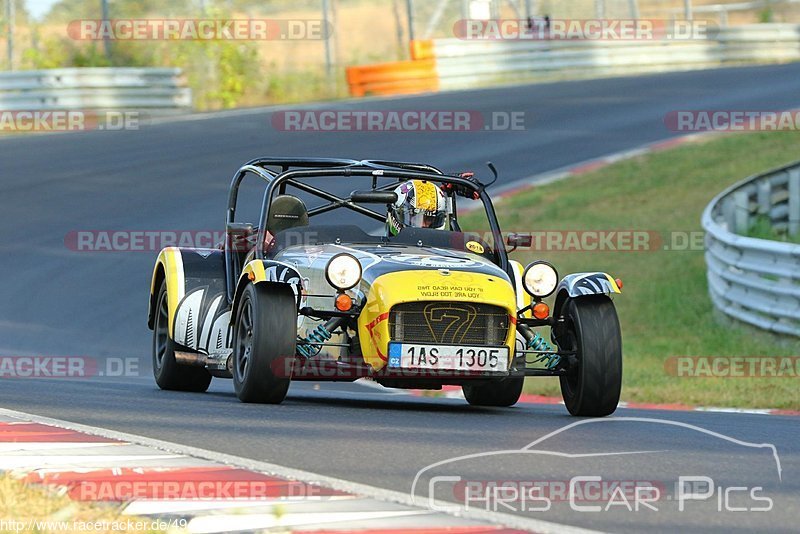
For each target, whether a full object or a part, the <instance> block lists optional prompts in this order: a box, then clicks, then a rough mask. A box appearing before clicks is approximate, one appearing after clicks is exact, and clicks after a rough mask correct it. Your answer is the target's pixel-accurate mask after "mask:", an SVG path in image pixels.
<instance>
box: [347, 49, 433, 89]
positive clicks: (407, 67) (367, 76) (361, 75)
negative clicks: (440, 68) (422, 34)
mask: <svg viewBox="0 0 800 534" xmlns="http://www.w3.org/2000/svg"><path fill="white" fill-rule="evenodd" d="M411 57H412V59H411V60H410V61H393V62H391V63H379V64H376V65H358V66H354V67H347V69H346V70H347V84H348V85H349V86H350V94H351V95H352V96H366V95H397V94H408V93H421V92H426V91H438V90H439V77H438V75H437V73H436V60H435V59H434V58H433V41H430V40H428V41H412V42H411Z"/></svg>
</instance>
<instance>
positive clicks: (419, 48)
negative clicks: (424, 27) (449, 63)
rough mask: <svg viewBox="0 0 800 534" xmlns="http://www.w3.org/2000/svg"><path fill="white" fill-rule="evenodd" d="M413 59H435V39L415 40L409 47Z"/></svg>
mask: <svg viewBox="0 0 800 534" xmlns="http://www.w3.org/2000/svg"><path fill="white" fill-rule="evenodd" d="M409 48H410V49H411V59H433V58H434V53H433V39H415V40H413V41H411V44H410V46H409Z"/></svg>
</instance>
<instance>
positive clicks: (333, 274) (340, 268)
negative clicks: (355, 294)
mask: <svg viewBox="0 0 800 534" xmlns="http://www.w3.org/2000/svg"><path fill="white" fill-rule="evenodd" d="M325 277H326V278H327V279H328V283H329V284H330V285H332V286H333V287H335V288H336V289H339V290H341V291H344V290H345V289H351V288H353V287H355V286H356V285H358V283H359V282H360V281H361V264H360V263H359V262H358V260H357V259H356V257H355V256H353V255H351V254H337V255H336V256H334V257H333V258H331V260H330V261H329V262H328V265H327V266H326V267H325Z"/></svg>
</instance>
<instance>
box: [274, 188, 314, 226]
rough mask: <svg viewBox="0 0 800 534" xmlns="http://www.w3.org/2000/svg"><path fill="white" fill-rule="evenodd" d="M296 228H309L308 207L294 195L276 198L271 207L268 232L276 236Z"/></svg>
mask: <svg viewBox="0 0 800 534" xmlns="http://www.w3.org/2000/svg"><path fill="white" fill-rule="evenodd" d="M296 226H308V210H307V209H306V205H305V204H304V203H303V201H302V200H300V199H299V198H297V197H296V196H293V195H278V196H276V197H275V198H274V199H273V200H272V205H271V206H270V210H269V220H268V221H267V230H268V231H269V232H270V233H272V234H273V235H274V234H277V233H278V232H280V231H282V230H286V229H287V228H294V227H296Z"/></svg>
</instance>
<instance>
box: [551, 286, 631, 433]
mask: <svg viewBox="0 0 800 534" xmlns="http://www.w3.org/2000/svg"><path fill="white" fill-rule="evenodd" d="M563 315H564V317H565V319H566V325H565V328H564V329H563V330H562V331H561V332H560V334H559V336H558V340H557V341H558V345H559V348H560V349H561V350H565V351H575V353H576V359H577V368H574V369H571V370H570V371H569V374H567V375H566V376H562V377H561V379H560V380H561V395H562V397H563V398H564V404H565V405H566V406H567V410H569V413H571V414H572V415H577V416H587V417H603V416H606V415H610V414H612V413H614V411H615V410H616V409H617V405H618V404H619V397H620V391H621V389H622V334H621V333H620V328H619V319H618V317H617V311H616V309H615V308H614V303H613V301H612V300H611V299H610V298H608V297H607V296H605V295H594V296H587V297H580V298H577V299H568V300H567V301H566V302H565V303H564V309H563Z"/></svg>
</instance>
